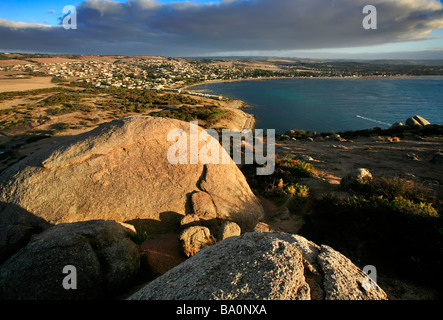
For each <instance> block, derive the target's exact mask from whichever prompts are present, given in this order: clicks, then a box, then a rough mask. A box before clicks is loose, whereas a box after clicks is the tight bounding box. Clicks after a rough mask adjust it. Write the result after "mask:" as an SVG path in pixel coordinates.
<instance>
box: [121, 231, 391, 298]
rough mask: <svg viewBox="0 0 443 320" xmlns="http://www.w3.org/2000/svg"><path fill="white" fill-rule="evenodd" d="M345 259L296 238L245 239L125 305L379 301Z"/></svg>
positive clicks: (204, 253)
mask: <svg viewBox="0 0 443 320" xmlns="http://www.w3.org/2000/svg"><path fill="white" fill-rule="evenodd" d="M368 283H369V282H368V276H367V275H366V274H365V273H364V272H363V271H362V270H360V269H359V268H358V267H357V266H355V265H354V264H353V263H352V262H351V261H350V260H349V259H348V258H346V257H345V256H343V255H342V254H340V253H339V252H337V251H335V250H333V249H332V248H330V247H328V246H318V245H316V244H315V243H313V242H310V241H308V240H307V239H305V238H303V237H301V236H298V235H289V234H277V233H258V232H252V233H246V234H243V235H242V236H239V237H230V238H228V239H226V240H223V241H221V242H219V243H217V244H216V245H214V246H212V247H209V248H206V249H203V250H201V251H200V252H198V253H197V254H196V255H194V256H193V257H192V258H190V259H189V260H187V261H186V262H184V263H182V264H180V265H178V266H177V267H175V268H174V269H172V270H170V271H169V272H167V273H166V274H164V275H162V276H161V277H159V278H157V279H155V280H154V281H152V282H150V283H149V284H147V285H146V286H144V287H143V288H142V289H140V290H139V291H138V292H136V293H135V294H133V295H132V296H130V297H129V299H130V300H212V299H221V300H310V299H312V300H323V299H326V300H383V299H387V296H386V293H385V292H384V291H383V290H382V289H380V288H379V287H378V286H377V285H376V284H375V283H373V282H372V284H371V285H370V286H368Z"/></svg>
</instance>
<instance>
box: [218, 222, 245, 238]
mask: <svg viewBox="0 0 443 320" xmlns="http://www.w3.org/2000/svg"><path fill="white" fill-rule="evenodd" d="M240 235H241V229H240V227H239V225H238V224H236V223H235V222H231V221H227V222H225V223H224V224H223V225H222V227H221V229H220V233H219V235H218V240H219V241H222V240H225V239H227V238H230V237H238V236H240Z"/></svg>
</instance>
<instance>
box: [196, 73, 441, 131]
mask: <svg viewBox="0 0 443 320" xmlns="http://www.w3.org/2000/svg"><path fill="white" fill-rule="evenodd" d="M192 90H199V91H201V90H204V91H205V92H208V93H213V94H221V95H223V96H226V97H229V98H233V99H240V100H243V101H245V102H247V103H248V104H250V105H251V106H253V108H250V109H247V110H246V112H248V113H252V114H254V115H256V117H257V120H258V123H257V128H261V129H276V130H277V133H283V132H285V131H286V130H291V129H303V130H311V131H317V132H326V131H331V130H334V131H335V132H339V131H346V130H360V129H368V128H373V127H381V128H388V127H389V126H390V125H392V124H393V123H395V122H397V121H400V122H403V123H404V122H405V121H406V119H407V118H408V117H411V116H414V115H420V116H422V117H424V118H425V119H427V120H428V121H430V122H431V123H438V124H442V123H443V77H418V78H413V77H411V78H369V79H360V78H358V79H352V78H345V79H315V78H313V79H312V78H310V79H309V78H307V79H273V80H262V81H242V82H224V83H212V84H206V85H201V86H198V87H194V88H192Z"/></svg>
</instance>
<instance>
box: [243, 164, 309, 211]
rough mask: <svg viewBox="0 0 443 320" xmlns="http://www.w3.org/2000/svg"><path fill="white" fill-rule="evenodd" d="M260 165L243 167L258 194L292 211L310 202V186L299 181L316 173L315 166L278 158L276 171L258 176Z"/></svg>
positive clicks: (250, 183)
mask: <svg viewBox="0 0 443 320" xmlns="http://www.w3.org/2000/svg"><path fill="white" fill-rule="evenodd" d="M257 167H258V165H257V164H253V165H244V166H242V167H241V170H242V172H243V174H244V175H245V177H246V179H247V180H248V183H249V185H250V186H251V188H252V189H253V190H254V192H255V193H256V194H258V195H261V196H263V197H265V198H267V199H270V200H272V201H274V203H275V204H276V205H279V206H281V205H284V204H286V206H288V209H289V210H290V211H292V212H294V213H295V212H297V211H299V209H301V208H304V207H305V206H306V205H307V204H308V203H309V202H310V200H309V188H308V187H307V186H304V185H301V184H299V183H298V180H299V179H300V178H303V177H312V176H315V175H316V170H315V168H314V166H313V165H312V164H310V163H308V162H304V161H297V160H293V159H289V158H279V159H276V163H275V171H274V173H273V174H272V175H270V176H257V175H256V169H257Z"/></svg>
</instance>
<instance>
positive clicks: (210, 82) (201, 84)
mask: <svg viewBox="0 0 443 320" xmlns="http://www.w3.org/2000/svg"><path fill="white" fill-rule="evenodd" d="M430 77H432V78H443V75H440V76H438V75H420V76H405V75H402V76H358V77H324V76H321V77H262V78H244V79H230V80H206V81H203V82H200V83H195V84H191V85H187V86H182V87H176V88H174V89H178V90H189V89H190V88H193V87H197V86H203V85H207V84H214V83H231V82H244V81H267V80H284V79H336V80H337V79H343V80H346V79H396V78H430Z"/></svg>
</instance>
